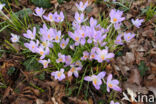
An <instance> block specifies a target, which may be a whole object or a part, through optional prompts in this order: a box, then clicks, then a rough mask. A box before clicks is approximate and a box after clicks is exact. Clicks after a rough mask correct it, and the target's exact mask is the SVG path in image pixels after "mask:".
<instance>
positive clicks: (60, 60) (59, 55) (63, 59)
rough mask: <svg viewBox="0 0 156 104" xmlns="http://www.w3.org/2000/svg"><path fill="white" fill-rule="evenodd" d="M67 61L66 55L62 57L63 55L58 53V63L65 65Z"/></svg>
mask: <svg viewBox="0 0 156 104" xmlns="http://www.w3.org/2000/svg"><path fill="white" fill-rule="evenodd" d="M65 61H66V60H65V55H62V54H61V53H58V59H57V60H56V62H57V63H60V62H62V63H64V62H65Z"/></svg>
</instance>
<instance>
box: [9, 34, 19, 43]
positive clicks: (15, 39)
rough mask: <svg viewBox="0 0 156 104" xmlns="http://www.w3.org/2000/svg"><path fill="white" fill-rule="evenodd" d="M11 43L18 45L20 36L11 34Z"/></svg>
mask: <svg viewBox="0 0 156 104" xmlns="http://www.w3.org/2000/svg"><path fill="white" fill-rule="evenodd" d="M11 36H12V37H11V41H12V42H13V43H16V42H18V41H19V38H20V37H19V36H17V35H15V34H13V33H11Z"/></svg>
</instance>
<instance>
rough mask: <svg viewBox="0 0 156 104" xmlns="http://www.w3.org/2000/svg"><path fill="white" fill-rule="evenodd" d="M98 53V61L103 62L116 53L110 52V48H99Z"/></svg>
mask: <svg viewBox="0 0 156 104" xmlns="http://www.w3.org/2000/svg"><path fill="white" fill-rule="evenodd" d="M96 53H97V55H96V60H98V62H102V61H104V60H108V59H110V58H113V57H114V53H108V49H103V50H100V49H97V51H96Z"/></svg>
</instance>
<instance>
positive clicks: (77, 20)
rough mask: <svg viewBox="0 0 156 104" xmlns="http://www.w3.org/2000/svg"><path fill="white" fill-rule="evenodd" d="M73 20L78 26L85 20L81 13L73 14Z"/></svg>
mask: <svg viewBox="0 0 156 104" xmlns="http://www.w3.org/2000/svg"><path fill="white" fill-rule="evenodd" d="M75 20H76V22H77V23H79V24H81V23H82V22H84V21H86V19H84V14H83V13H81V14H79V13H78V12H76V13H75Z"/></svg>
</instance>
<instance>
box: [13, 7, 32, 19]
mask: <svg viewBox="0 0 156 104" xmlns="http://www.w3.org/2000/svg"><path fill="white" fill-rule="evenodd" d="M32 13H33V12H32V10H31V9H30V8H24V9H23V10H20V11H18V12H16V13H15V14H16V15H17V16H18V17H21V18H24V17H25V16H28V15H30V14H32Z"/></svg>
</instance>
